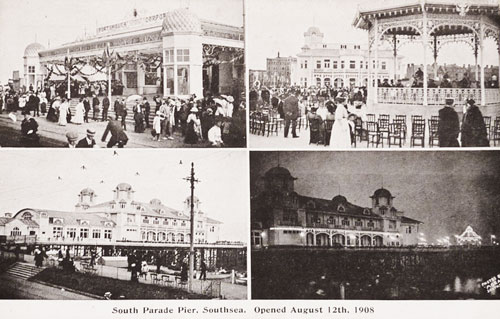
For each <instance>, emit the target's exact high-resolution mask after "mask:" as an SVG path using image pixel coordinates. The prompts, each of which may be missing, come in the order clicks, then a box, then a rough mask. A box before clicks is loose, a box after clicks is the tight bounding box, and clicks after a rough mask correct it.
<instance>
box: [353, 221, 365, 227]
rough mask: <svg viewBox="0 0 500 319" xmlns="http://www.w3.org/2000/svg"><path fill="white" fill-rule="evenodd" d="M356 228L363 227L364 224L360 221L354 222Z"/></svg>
mask: <svg viewBox="0 0 500 319" xmlns="http://www.w3.org/2000/svg"><path fill="white" fill-rule="evenodd" d="M354 226H363V222H362V221H360V220H357V221H355V222H354Z"/></svg>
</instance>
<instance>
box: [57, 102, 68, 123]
mask: <svg viewBox="0 0 500 319" xmlns="http://www.w3.org/2000/svg"><path fill="white" fill-rule="evenodd" d="M68 112H69V104H68V102H67V101H66V98H62V100H61V105H60V106H59V121H58V122H57V124H59V125H61V126H66V124H68Z"/></svg>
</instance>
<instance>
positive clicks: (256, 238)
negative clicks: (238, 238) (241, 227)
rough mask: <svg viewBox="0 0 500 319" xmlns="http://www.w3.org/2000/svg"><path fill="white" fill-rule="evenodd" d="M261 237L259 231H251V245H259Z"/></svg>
mask: <svg viewBox="0 0 500 319" xmlns="http://www.w3.org/2000/svg"><path fill="white" fill-rule="evenodd" d="M261 244H262V237H261V235H260V231H252V245H261Z"/></svg>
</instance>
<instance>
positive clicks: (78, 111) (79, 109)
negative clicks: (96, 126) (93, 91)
mask: <svg viewBox="0 0 500 319" xmlns="http://www.w3.org/2000/svg"><path fill="white" fill-rule="evenodd" d="M84 113H85V106H83V98H82V97H81V98H80V101H79V102H78V104H77V105H76V108H75V117H74V118H73V123H75V124H78V125H80V124H83V115H84Z"/></svg>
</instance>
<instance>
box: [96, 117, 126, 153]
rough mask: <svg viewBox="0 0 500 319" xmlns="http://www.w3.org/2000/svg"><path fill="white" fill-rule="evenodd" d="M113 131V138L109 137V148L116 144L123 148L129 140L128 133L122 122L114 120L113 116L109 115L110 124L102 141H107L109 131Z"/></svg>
mask: <svg viewBox="0 0 500 319" xmlns="http://www.w3.org/2000/svg"><path fill="white" fill-rule="evenodd" d="M109 132H111V138H110V139H109V142H108V144H107V145H106V147H107V148H111V147H113V146H115V145H118V148H123V146H124V145H126V144H127V142H128V137H127V134H125V131H124V130H123V128H122V123H121V122H120V121H117V120H113V117H111V116H108V126H106V130H105V131H104V134H103V135H102V139H101V141H103V142H105V141H106V137H107V136H108V133H109Z"/></svg>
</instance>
